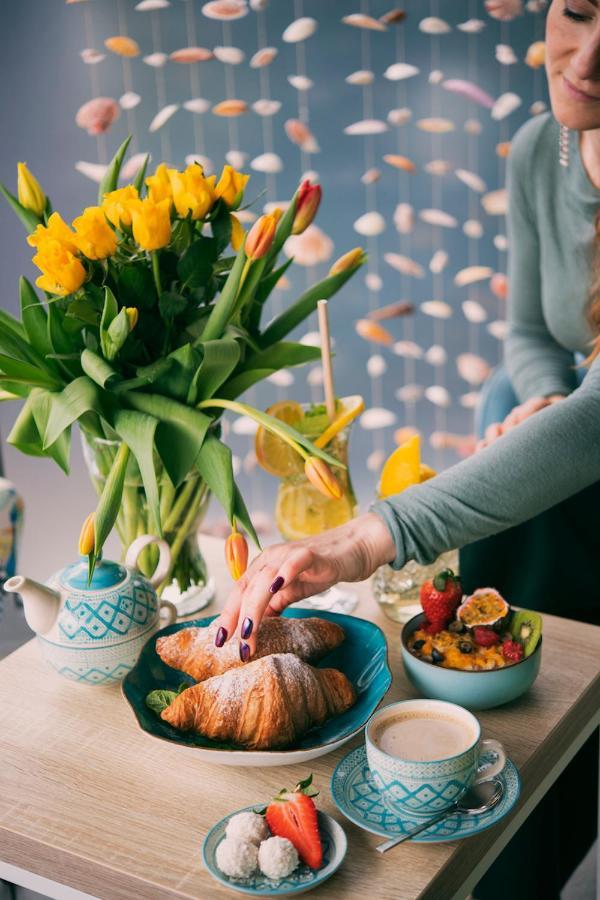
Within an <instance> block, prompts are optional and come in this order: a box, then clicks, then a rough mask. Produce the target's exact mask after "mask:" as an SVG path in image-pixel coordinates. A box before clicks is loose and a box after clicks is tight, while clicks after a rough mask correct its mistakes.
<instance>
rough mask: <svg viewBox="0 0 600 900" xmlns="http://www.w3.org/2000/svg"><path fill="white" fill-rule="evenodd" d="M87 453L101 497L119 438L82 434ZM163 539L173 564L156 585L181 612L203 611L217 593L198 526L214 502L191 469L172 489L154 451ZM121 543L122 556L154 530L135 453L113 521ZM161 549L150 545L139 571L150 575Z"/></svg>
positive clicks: (140, 561) (142, 554) (88, 464)
mask: <svg viewBox="0 0 600 900" xmlns="http://www.w3.org/2000/svg"><path fill="white" fill-rule="evenodd" d="M82 439H83V455H84V458H85V461H86V465H87V469H88V472H89V474H90V477H91V480H92V483H93V485H94V488H95V489H96V493H97V494H98V496H100V494H101V493H102V489H103V488H104V484H105V482H106V478H107V476H108V473H109V472H110V469H111V466H112V464H113V461H114V458H115V456H116V454H117V451H118V449H119V446H120V443H119V441H113V440H106V439H104V438H98V437H94V436H92V435H89V434H87V433H85V432H83V433H82ZM155 469H156V474H157V481H158V490H159V498H160V517H161V523H162V531H163V537H164V539H165V540H166V541H167V543H168V544H169V547H170V550H171V567H170V570H169V573H168V575H167V577H166V578H165V579H164V581H163V582H162V584H160V585H159V586H158V588H157V592H158V595H159V596H161V597H164V598H165V599H168V600H170V601H171V602H174V603H175V605H176V606H177V607H178V611H179V613H180V615H187V614H188V613H191V612H195V611H196V610H198V609H202V607H203V606H206V605H207V603H209V602H210V600H211V599H212V596H213V594H214V587H213V585H214V582H213V580H212V579H211V580H210V581H209V579H208V573H207V570H206V563H205V561H204V557H203V556H202V552H201V550H200V546H199V544H198V530H199V528H200V525H201V524H202V520H203V519H204V516H205V514H206V510H207V508H208V504H209V501H210V491H209V489H208V486H207V484H206V482H205V481H204V480H203V478H202V477H201V476H200V474H199V473H198V472H197V471H196V470H192V471H191V472H190V473H189V475H188V476H187V478H186V479H185V481H183V483H182V484H180V485H179V487H177V488H175V487H173V484H172V482H171V479H170V478H169V476H168V474H167V473H166V471H165V469H164V467H163V465H162V463H161V461H160V458H159V457H158V455H157V454H156V455H155ZM115 530H116V532H117V534H118V536H119V539H120V542H121V559H122V560H123V559H124V558H125V554H126V552H127V548H128V547H129V545H130V544H131V543H132V541H133V540H135V538H136V537H139V536H140V535H142V534H155V533H156V528H155V526H154V524H153V522H152V516H151V513H150V510H149V508H148V501H147V498H146V492H145V490H144V485H143V482H142V477H141V474H140V470H139V468H138V465H137V462H136V460H135V458H134V456H133V454H132V455H131V456H130V458H129V462H128V465H127V472H126V475H125V486H124V490H123V499H122V502H121V509H120V512H119V515H118V516H117V521H116V523H115ZM157 559H158V548H157V547H156V545H151V546H149V547H147V548H146V549H145V550H144V551H143V552H142V553H141V554H140V556H139V558H138V566H139V568H140V570H141V572H142V573H143V574H144V575H146V576H149V575H150V574H151V573H152V572H153V571H154V568H155V566H156V563H157Z"/></svg>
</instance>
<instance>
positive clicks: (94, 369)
mask: <svg viewBox="0 0 600 900" xmlns="http://www.w3.org/2000/svg"><path fill="white" fill-rule="evenodd" d="M81 368H82V369H83V371H84V372H85V374H86V375H88V376H89V377H90V378H91V379H92V381H95V382H96V384H98V385H99V386H100V387H102V388H104V387H111V384H112V383H114V382H115V381H120V380H121V376H120V375H119V373H118V372H115V370H114V369H113V367H112V366H109V364H108V363H107V362H106V360H105V359H103V358H102V357H101V356H98V354H97V353H94V352H93V351H92V350H88V349H87V348H86V349H85V350H84V351H83V353H82V354H81Z"/></svg>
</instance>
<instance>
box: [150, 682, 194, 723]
mask: <svg viewBox="0 0 600 900" xmlns="http://www.w3.org/2000/svg"><path fill="white" fill-rule="evenodd" d="M186 687H189V685H187V684H186ZM178 696H179V691H166V690H156V691H150V693H149V694H148V696H147V697H146V706H147V707H148V709H151V710H152V712H154V713H156V715H157V716H160V714H161V712H162V711H163V710H165V709H166V708H167V706H170V705H171V703H172V702H173V700H175V698H176V697H178Z"/></svg>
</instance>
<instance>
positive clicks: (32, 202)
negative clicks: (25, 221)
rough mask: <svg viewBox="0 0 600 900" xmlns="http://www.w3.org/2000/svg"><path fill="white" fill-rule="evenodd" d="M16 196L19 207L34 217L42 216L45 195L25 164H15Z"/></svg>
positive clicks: (44, 206)
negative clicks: (34, 215)
mask: <svg viewBox="0 0 600 900" xmlns="http://www.w3.org/2000/svg"><path fill="white" fill-rule="evenodd" d="M17 194H18V196H19V203H20V204H21V206H24V207H25V209H28V210H30V211H31V212H33V213H35V214H36V216H41V215H42V213H43V212H44V209H45V208H46V195H45V194H44V192H43V190H42V186H41V184H40V183H39V181H38V180H37V178H35V177H34V176H33V175H32V174H31V172H30V171H29V169H28V168H27V163H22V162H20V163H17Z"/></svg>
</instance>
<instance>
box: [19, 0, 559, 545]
mask: <svg viewBox="0 0 600 900" xmlns="http://www.w3.org/2000/svg"><path fill="white" fill-rule="evenodd" d="M55 3H56V0H55ZM393 4H394V0H335V2H328V3H325V2H322V0H271V2H270V3H269V2H268V0H249V2H246V0H211V2H206V3H203V2H202V0H141V2H138V3H135V2H134V0H66V5H65V6H63V8H62V11H61V13H60V15H61V17H62V18H63V19H64V20H65V22H67V20H68V29H69V33H70V34H75V35H76V36H77V40H78V41H79V49H78V53H72V54H71V56H70V57H69V58H68V59H67V60H66V61H65V62H64V64H65V65H67V66H68V68H69V72H70V75H71V78H72V80H73V83H74V85H76V87H74V88H73V92H72V95H70V96H67V97H66V98H62V101H61V106H62V107H63V108H62V109H61V111H60V112H59V111H57V116H59V115H60V116H64V118H65V121H64V122H63V123H61V127H63V128H64V132H65V135H66V140H65V142H64V144H65V150H64V154H65V158H66V159H63V163H65V161H66V163H67V164H68V163H69V161H70V162H71V165H72V169H73V174H72V179H73V181H76V182H77V187H76V190H77V192H78V193H79V194H80V196H81V205H84V203H85V202H86V198H89V197H91V196H93V193H94V190H95V185H93V184H90V181H89V180H90V179H91V181H92V182H97V181H99V179H100V178H101V176H102V173H103V171H104V166H105V165H106V163H107V161H108V159H109V158H110V156H111V155H112V152H113V151H114V149H115V148H116V147H117V145H118V144H119V142H120V141H121V140H122V139H123V137H124V136H125V135H126V134H127V133H131V134H132V135H133V142H132V147H133V151H132V155H131V157H130V159H129V161H128V163H127V165H126V167H125V170H124V176H125V177H126V178H127V177H131V174H132V173H133V172H134V171H135V170H136V168H137V166H138V164H139V160H140V159H141V155H143V154H144V153H146V152H150V153H151V154H152V161H151V168H152V166H153V165H156V164H157V163H158V162H159V161H161V160H166V161H167V162H168V163H169V164H171V165H175V166H178V167H181V166H183V165H184V164H186V163H189V162H190V161H193V160H197V161H199V162H201V163H202V165H203V166H204V167H205V169H206V170H208V172H211V171H217V170H219V169H220V167H221V165H222V163H223V162H224V160H227V161H228V162H230V163H231V164H232V165H234V166H235V167H241V168H244V170H245V171H249V172H251V173H252V178H251V181H250V185H249V190H248V192H247V195H248V196H249V197H252V198H255V202H254V204H253V205H252V206H251V207H250V209H248V210H247V211H245V212H244V213H243V220H244V223H250V222H251V221H253V219H254V218H255V217H256V215H257V214H260V213H261V212H262V211H263V209H264V208H265V207H266V208H267V209H268V208H270V205H271V204H275V203H276V202H277V201H280V200H283V199H284V198H287V197H288V196H290V195H291V193H292V192H293V190H294V189H295V187H296V186H297V184H298V182H299V180H300V179H301V178H310V179H312V180H317V179H318V180H319V181H320V183H321V184H322V185H323V189H324V199H323V203H322V205H321V210H320V212H319V216H318V218H317V221H316V223H315V224H313V225H312V226H311V227H309V228H308V229H307V231H306V232H305V233H304V234H302V235H300V236H297V237H294V238H292V239H290V241H289V243H288V245H287V246H286V252H287V253H288V255H293V256H294V257H295V260H296V263H298V264H299V265H297V266H294V267H292V268H291V269H290V270H289V272H288V276H287V277H289V279H290V281H291V280H293V282H294V283H293V288H294V290H295V291H296V292H297V291H298V290H300V289H302V288H303V287H304V284H305V283H306V284H308V283H310V282H312V281H314V280H315V279H317V278H318V277H321V276H322V275H323V274H324V272H325V271H326V268H327V266H328V264H329V263H330V261H331V260H332V259H334V258H335V257H336V256H338V255H340V254H341V253H343V252H345V251H346V250H349V249H351V248H352V247H354V246H356V245H358V244H361V245H363V246H365V247H366V249H367V250H368V253H369V262H368V265H367V266H365V267H364V268H363V269H362V270H360V272H359V273H358V274H357V276H356V277H355V278H354V279H353V280H352V281H351V282H350V283H349V284H348V285H347V286H346V287H345V288H344V290H343V291H342V292H341V294H340V295H339V296H338V297H336V298H335V299H334V300H333V301H332V303H331V304H330V317H331V328H332V333H333V336H334V342H335V352H336V357H335V361H334V369H335V378H336V388H337V392H338V394H339V395H349V394H356V393H359V394H362V395H363V396H364V397H365V401H366V407H367V408H366V411H365V412H364V414H363V415H362V417H361V418H360V420H359V422H358V423H357V424H356V425H355V426H354V431H353V437H352V456H351V468H352V473H353V478H354V481H355V483H356V487H357V490H358V494H359V496H360V498H361V500H362V502H363V504H364V505H366V504H367V503H368V502H369V501H370V500H371V499H372V497H373V495H374V492H375V489H376V483H377V473H378V471H379V469H380V467H381V465H382V463H383V461H384V459H385V458H386V456H387V455H388V454H389V453H390V452H391V451H392V450H393V448H394V446H395V444H396V443H397V442H398V441H399V440H402V439H403V438H404V437H405V436H406V435H408V434H410V433H411V432H412V431H413V430H415V429H418V430H419V431H420V433H421V434H422V437H423V457H424V460H425V461H426V462H428V463H430V464H431V465H433V466H434V467H436V468H442V467H444V466H446V465H448V464H450V463H452V462H454V461H456V460H457V459H458V458H459V457H460V456H463V455H465V454H468V453H469V452H470V450H471V448H472V445H473V439H472V432H473V410H474V407H475V406H476V404H477V400H478V396H479V391H480V389H481V385H482V383H483V382H484V381H485V379H486V377H487V376H488V374H489V373H490V371H491V369H492V368H493V366H494V365H495V364H496V363H497V362H498V360H499V358H500V357H501V353H502V340H503V338H504V336H505V304H506V296H507V290H508V285H507V279H506V276H505V274H504V273H505V271H506V254H507V249H508V247H507V238H506V228H505V212H506V193H505V188H504V183H505V170H506V161H507V157H508V155H509V153H510V141H511V137H512V135H513V134H514V132H515V131H516V130H517V128H518V127H519V126H520V125H521V124H522V123H523V122H524V121H525V120H526V119H527V118H529V117H530V116H533V115H538V114H540V113H542V112H543V111H544V110H545V109H546V108H547V103H548V98H547V90H546V82H545V76H544V71H543V63H544V44H543V39H544V17H545V11H546V3H545V0H529V2H524V0H523V2H522V0H487V2H483V0H405V2H402V3H401V4H400V5H399V6H398V7H394V6H393ZM57 5H58V4H57ZM77 98H81V102H79V103H78V100H77ZM69 136H74V138H76V139H74V140H73V142H72V143H71V142H70V140H69ZM74 148H76V149H74ZM82 148H83V149H82ZM557 152H558V151H557ZM75 153H79V154H80V157H79V158H77V157H76V156H75V155H74V154H75ZM70 157H72V158H71V159H70ZM32 162H33V160H32ZM48 186H49V189H50V190H51V192H52V193H54V194H55V195H56V191H54V190H52V188H53V185H52V184H49V185H48ZM291 286H292V285H290V283H289V282H288V281H287V278H286V279H283V280H282V283H281V284H280V286H279V289H278V290H277V291H275V298H274V300H273V308H272V312H275V311H277V310H279V309H281V308H283V307H285V304H286V302H288V297H290V296H291V292H290V290H289V289H290V287H291ZM296 338H297V339H302V340H303V341H306V342H307V343H318V339H319V338H318V332H317V326H316V320H315V321H314V322H313V323H311V325H310V327H309V329H306V330H305V331H304V332H303V333H300V334H298V335H296ZM250 393H251V395H250V400H251V402H252V403H254V404H257V405H259V406H262V407H263V408H264V407H267V406H269V405H270V404H271V403H273V402H275V401H276V400H278V399H282V398H284V397H293V398H294V399H297V400H299V401H304V400H311V399H312V400H314V401H319V400H320V399H321V397H322V387H321V371H320V368H319V366H313V367H312V368H307V369H294V370H288V371H283V372H280V373H276V375H274V376H272V378H271V379H270V381H269V382H267V383H265V384H263V385H261V386H259V387H257V388H255V389H254V390H253V391H252V392H250ZM253 427H254V426H253V424H252V423H251V422H249V421H245V420H243V419H242V420H240V419H238V420H232V421H231V422H230V429H231V433H230V441H231V445H232V447H233V449H234V453H235V455H236V459H237V464H238V466H239V469H240V471H241V473H242V475H241V477H242V480H243V478H244V474H243V473H245V476H246V478H247V480H248V482H247V484H245V485H244V486H243V487H244V493H245V494H246V496H247V497H248V498H249V499H250V505H251V506H252V507H253V508H254V512H255V513H256V512H260V511H261V510H263V511H265V517H264V526H265V528H267V527H268V524H269V518H268V516H267V515H266V513H267V512H268V510H269V509H270V508H272V503H271V498H272V497H273V496H274V492H275V488H276V485H275V483H274V481H273V480H272V479H271V478H270V477H269V476H268V475H267V474H266V473H263V472H262V470H260V469H256V461H255V458H254V452H253ZM259 519H260V517H259Z"/></svg>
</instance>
